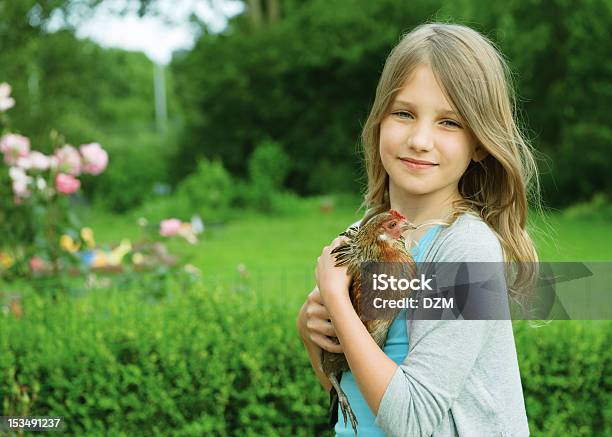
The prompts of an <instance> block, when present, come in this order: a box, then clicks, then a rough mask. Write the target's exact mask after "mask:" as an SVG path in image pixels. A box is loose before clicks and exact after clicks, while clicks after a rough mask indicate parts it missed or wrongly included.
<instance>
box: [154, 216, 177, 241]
mask: <svg viewBox="0 0 612 437" xmlns="http://www.w3.org/2000/svg"><path fill="white" fill-rule="evenodd" d="M180 230H181V221H180V220H179V219H175V218H171V219H167V220H162V221H161V223H160V224H159V235H161V236H162V237H173V236H175V235H178V234H179V232H180Z"/></svg>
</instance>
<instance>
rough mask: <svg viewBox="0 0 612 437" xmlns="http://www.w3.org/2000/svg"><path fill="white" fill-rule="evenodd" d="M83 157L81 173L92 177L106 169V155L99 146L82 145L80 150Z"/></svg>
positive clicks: (94, 144)
mask: <svg viewBox="0 0 612 437" xmlns="http://www.w3.org/2000/svg"><path fill="white" fill-rule="evenodd" d="M79 149H80V151H81V155H83V171H85V173H89V174H92V175H99V174H100V173H102V172H103V171H104V169H106V165H107V164H108V153H106V150H104V149H103V148H102V147H101V146H100V144H98V143H91V144H83V145H82V146H81V147H80V148H79Z"/></svg>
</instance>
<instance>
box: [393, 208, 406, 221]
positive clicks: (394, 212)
mask: <svg viewBox="0 0 612 437" xmlns="http://www.w3.org/2000/svg"><path fill="white" fill-rule="evenodd" d="M389 214H391V215H392V216H393V217H395V218H396V219H399V220H406V217H404V216H403V215H401V214H400V213H399V212H397V211H396V210H394V209H390V210H389Z"/></svg>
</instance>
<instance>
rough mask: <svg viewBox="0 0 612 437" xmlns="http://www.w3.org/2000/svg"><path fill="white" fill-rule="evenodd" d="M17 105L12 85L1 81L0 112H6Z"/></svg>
mask: <svg viewBox="0 0 612 437" xmlns="http://www.w3.org/2000/svg"><path fill="white" fill-rule="evenodd" d="M13 106H15V100H14V99H13V98H12V97H11V86H10V85H9V84H8V83H6V82H3V83H0V112H4V111H6V110H8V109H11V108H12V107H13Z"/></svg>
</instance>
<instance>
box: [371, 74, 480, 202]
mask: <svg viewBox="0 0 612 437" xmlns="http://www.w3.org/2000/svg"><path fill="white" fill-rule="evenodd" d="M475 144H476V140H475V138H474V137H473V135H472V134H471V133H470V131H469V129H467V127H466V126H465V123H464V122H463V120H461V119H460V118H459V116H458V115H457V114H456V113H455V112H454V111H453V109H452V107H451V105H450V104H449V103H448V101H447V100H446V97H445V96H444V93H443V92H442V89H441V88H440V86H439V85H438V83H437V82H436V78H435V76H434V74H433V72H432V71H431V68H430V67H429V66H428V65H421V66H419V67H418V68H417V69H416V70H415V71H414V72H413V73H412V75H411V76H410V77H409V78H408V80H407V81H406V83H405V84H404V87H403V88H402V89H401V90H400V91H399V92H398V94H397V97H396V98H395V101H394V102H393V103H392V104H391V110H390V113H388V114H387V115H386V116H385V118H384V119H383V121H382V123H381V125H380V157H381V160H382V163H383V166H384V167H385V169H386V170H387V173H388V174H389V184H390V185H391V186H390V187H389V189H390V190H391V191H396V190H399V191H400V192H402V193H403V194H407V195H413V196H414V195H426V194H431V193H440V194H442V195H444V194H446V193H447V194H448V196H449V197H452V196H456V195H457V194H458V192H459V191H458V183H459V179H460V178H461V176H462V175H463V173H464V172H465V170H466V169H467V167H468V164H469V163H470V160H471V159H474V160H478V159H479V156H478V155H480V154H481V153H482V152H481V150H482V149H481V148H478V149H476V147H475Z"/></svg>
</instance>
